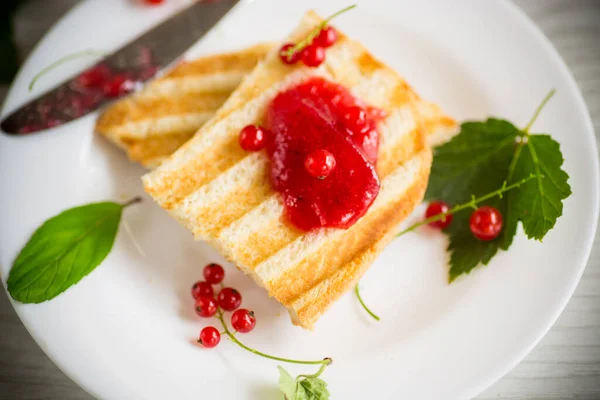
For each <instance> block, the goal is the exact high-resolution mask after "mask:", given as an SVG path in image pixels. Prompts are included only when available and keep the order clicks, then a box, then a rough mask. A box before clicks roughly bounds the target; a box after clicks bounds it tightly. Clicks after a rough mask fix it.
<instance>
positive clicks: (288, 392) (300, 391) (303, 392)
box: [277, 366, 330, 400]
mask: <svg viewBox="0 0 600 400" xmlns="http://www.w3.org/2000/svg"><path fill="white" fill-rule="evenodd" d="M277 368H278V369H279V389H280V390H281V391H282V392H283V394H284V396H285V399H286V400H328V399H329V396H330V394H329V390H328V389H327V383H326V382H325V381H324V380H322V379H320V378H318V375H320V373H321V371H322V370H321V371H320V372H318V373H317V374H315V375H299V376H298V377H297V378H296V379H294V378H292V376H291V375H290V374H289V372H287V371H286V370H285V369H284V368H283V367H280V366H278V367H277Z"/></svg>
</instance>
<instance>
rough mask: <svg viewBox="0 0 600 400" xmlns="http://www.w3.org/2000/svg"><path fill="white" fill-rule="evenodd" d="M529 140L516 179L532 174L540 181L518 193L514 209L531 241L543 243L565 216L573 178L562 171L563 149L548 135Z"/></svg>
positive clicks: (532, 137) (518, 163) (519, 161)
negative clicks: (560, 218)
mask: <svg viewBox="0 0 600 400" xmlns="http://www.w3.org/2000/svg"><path fill="white" fill-rule="evenodd" d="M527 139H528V140H527V143H526V144H525V145H523V149H522V151H521V154H520V156H519V157H518V160H517V162H516V164H515V168H514V177H513V179H515V180H518V179H522V178H523V177H527V176H528V175H530V174H532V173H533V174H534V175H537V177H536V179H534V180H531V181H529V182H527V183H525V184H524V185H523V186H521V187H520V188H519V190H518V191H516V192H515V193H514V196H513V197H514V201H513V202H511V205H512V206H513V207H514V209H515V212H516V217H517V218H518V219H519V220H520V221H521V222H522V223H523V229H524V230H525V234H526V235H527V237H528V238H530V239H532V238H533V239H537V240H542V238H543V237H544V236H545V235H546V233H548V231H549V230H550V229H552V228H553V227H554V225H555V224H556V220H557V219H558V217H560V216H561V215H562V210H563V204H562V201H563V200H564V199H566V198H567V197H569V195H570V194H571V187H570V186H569V184H568V183H567V180H568V179H569V176H568V175H567V174H566V172H564V171H563V170H562V169H561V166H562V164H563V156H562V153H561V151H560V145H559V144H558V143H557V142H556V141H554V140H553V139H552V138H551V137H550V136H548V135H531V136H529V137H528V138H527Z"/></svg>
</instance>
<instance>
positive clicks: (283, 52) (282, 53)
mask: <svg viewBox="0 0 600 400" xmlns="http://www.w3.org/2000/svg"><path fill="white" fill-rule="evenodd" d="M294 46H295V45H294V43H287V44H284V45H283V46H281V49H279V58H281V61H283V63H284V64H288V65H292V64H296V63H297V62H298V60H299V59H300V52H294V53H292V54H291V55H288V54H287V52H288V50H289V49H291V48H292V47H294Z"/></svg>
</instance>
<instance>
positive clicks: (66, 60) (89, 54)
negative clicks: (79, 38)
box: [29, 50, 106, 92]
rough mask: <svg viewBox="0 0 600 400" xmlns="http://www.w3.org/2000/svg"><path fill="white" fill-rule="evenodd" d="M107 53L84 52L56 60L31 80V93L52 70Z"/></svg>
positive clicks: (96, 51) (97, 51)
mask: <svg viewBox="0 0 600 400" xmlns="http://www.w3.org/2000/svg"><path fill="white" fill-rule="evenodd" d="M105 54H106V53H105V52H103V51H99V50H83V51H78V52H77V53H73V54H69V55H67V56H64V57H63V58H59V59H58V60H56V61H55V62H53V63H52V64H50V65H48V66H47V67H46V68H44V69H42V70H41V71H40V72H38V73H37V74H36V75H35V76H34V77H33V79H32V80H31V83H29V91H30V92H31V91H32V90H33V86H34V85H35V84H36V82H37V81H38V80H39V79H40V78H41V77H42V76H44V75H46V73H48V72H50V71H51V70H53V69H54V68H56V67H58V66H60V65H62V64H65V63H67V62H69V61H72V60H75V59H77V58H80V57H86V56H103V55H105Z"/></svg>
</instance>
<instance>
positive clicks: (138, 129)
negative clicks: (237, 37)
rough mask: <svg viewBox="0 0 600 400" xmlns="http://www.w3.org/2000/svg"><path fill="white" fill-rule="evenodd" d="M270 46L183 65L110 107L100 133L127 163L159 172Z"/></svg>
mask: <svg viewBox="0 0 600 400" xmlns="http://www.w3.org/2000/svg"><path fill="white" fill-rule="evenodd" d="M272 47H273V45H272V44H258V45H255V46H252V47H250V48H247V49H245V50H242V51H238V52H232V53H225V54H218V55H214V56H208V57H202V58H199V59H197V60H194V61H187V62H183V63H182V64H180V65H179V66H177V67H175V68H174V69H173V70H172V71H170V72H169V73H168V74H167V75H165V76H163V77H161V78H159V79H156V80H155V81H153V82H151V83H150V84H148V85H147V86H146V87H145V88H144V89H143V90H141V91H140V92H138V93H136V94H134V95H132V96H129V97H127V98H125V99H123V100H120V101H118V102H116V103H115V104H113V105H112V106H110V107H109V108H107V109H106V110H105V111H104V112H103V113H102V115H101V116H100V118H99V119H98V121H97V122H96V131H97V132H98V133H100V134H102V135H104V136H106V137H107V138H108V139H109V140H111V141H112V142H113V143H115V144H116V145H117V146H119V147H121V148H123V149H124V150H125V151H126V152H127V154H128V156H129V158H130V159H131V160H133V161H137V162H139V163H140V164H142V165H144V166H145V167H147V168H153V167H156V166H157V165H158V164H160V162H161V161H162V160H163V159H164V158H166V157H168V156H169V155H171V154H172V153H173V152H174V151H175V150H176V149H178V148H179V147H180V146H181V145H182V144H184V143H185V142H186V141H187V140H188V139H189V138H190V137H192V136H193V135H194V133H196V131H197V130H198V129H199V128H200V127H201V126H202V124H204V123H205V122H206V121H208V120H209V119H210V118H211V117H212V116H213V115H214V113H215V111H216V110H217V109H218V108H219V107H221V106H222V105H223V103H224V102H225V100H226V99H227V97H229V95H230V94H231V92H233V90H234V89H235V88H236V87H237V86H238V85H239V84H240V82H241V81H242V79H243V78H244V76H246V75H247V74H248V73H249V72H250V71H252V69H254V67H255V66H256V65H257V64H258V62H259V60H261V59H263V58H264V56H265V55H266V54H267V52H268V51H269V50H270V49H271V48H272Z"/></svg>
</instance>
